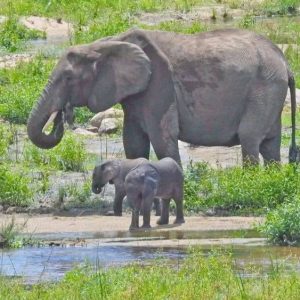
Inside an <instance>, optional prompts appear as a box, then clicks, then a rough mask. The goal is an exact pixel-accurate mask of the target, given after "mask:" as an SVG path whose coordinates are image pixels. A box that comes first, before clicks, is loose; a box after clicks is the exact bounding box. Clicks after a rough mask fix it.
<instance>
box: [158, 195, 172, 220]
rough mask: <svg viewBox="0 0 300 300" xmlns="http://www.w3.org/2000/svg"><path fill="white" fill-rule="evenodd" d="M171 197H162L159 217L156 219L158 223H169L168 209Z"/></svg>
mask: <svg viewBox="0 0 300 300" xmlns="http://www.w3.org/2000/svg"><path fill="white" fill-rule="evenodd" d="M170 201H171V199H162V201H161V202H162V210H161V217H160V218H159V219H158V221H157V224H158V225H164V224H169V211H170Z"/></svg>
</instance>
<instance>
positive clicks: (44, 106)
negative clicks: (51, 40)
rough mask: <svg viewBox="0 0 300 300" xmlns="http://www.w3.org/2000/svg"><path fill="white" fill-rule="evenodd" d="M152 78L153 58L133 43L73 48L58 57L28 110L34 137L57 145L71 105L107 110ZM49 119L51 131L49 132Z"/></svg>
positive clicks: (44, 143)
mask: <svg viewBox="0 0 300 300" xmlns="http://www.w3.org/2000/svg"><path fill="white" fill-rule="evenodd" d="M150 77H151V64H150V59H149V58H148V56H147V55H146V54H145V52H144V51H143V50H142V49H141V48H140V47H139V46H137V45H135V44H133V43H128V42H120V41H110V40H104V41H101V40H100V41H96V42H94V43H91V44H87V45H80V46H75V47H71V48H70V49H69V50H68V51H67V52H66V53H65V54H64V55H63V56H62V57H61V59H60V60H59V62H58V64H57V65H56V67H55V69H54V71H53V73H52V75H51V77H50V79H49V82H48V84H47V86H46V87H45V89H44V91H43V93H42V96H41V98H40V99H39V101H38V102H37V105H36V106H35V108H34V109H33V110H32V112H31V114H30V117H29V120H28V124H27V131H28V136H29V138H30V140H31V141H32V142H33V143H34V144H35V145H37V146H38V147H40V148H45V149H48V148H52V147H54V146H56V145H57V144H58V143H59V142H60V140H61V139H62V137H63V132H64V119H67V120H68V119H70V117H69V116H70V115H72V113H71V111H72V109H73V107H80V106H87V107H88V108H89V109H90V110H91V111H93V112H99V111H103V110H106V109H107V108H109V107H111V106H113V105H114V104H116V103H117V102H120V101H122V99H124V98H126V97H128V96H129V95H134V94H137V93H139V92H142V91H144V90H145V89H146V87H147V85H148V82H149V80H150ZM51 123H53V127H52V130H51V131H50V132H49V133H47V132H46V129H47V127H49V125H50V124H51Z"/></svg>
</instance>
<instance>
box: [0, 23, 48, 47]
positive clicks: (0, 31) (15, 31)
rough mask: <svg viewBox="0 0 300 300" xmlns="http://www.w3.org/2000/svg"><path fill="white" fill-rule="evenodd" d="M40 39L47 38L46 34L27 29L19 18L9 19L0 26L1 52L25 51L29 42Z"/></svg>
mask: <svg viewBox="0 0 300 300" xmlns="http://www.w3.org/2000/svg"><path fill="white" fill-rule="evenodd" d="M38 38H45V33H43V32H41V31H38V30H31V29H27V28H26V27H25V26H24V25H22V24H20V23H19V21H18V18H17V17H9V18H8V19H7V20H6V21H5V22H4V23H3V24H1V25H0V50H1V48H3V50H4V51H8V52H16V51H19V50H22V49H24V48H25V47H26V42H27V41H29V40H34V39H38Z"/></svg>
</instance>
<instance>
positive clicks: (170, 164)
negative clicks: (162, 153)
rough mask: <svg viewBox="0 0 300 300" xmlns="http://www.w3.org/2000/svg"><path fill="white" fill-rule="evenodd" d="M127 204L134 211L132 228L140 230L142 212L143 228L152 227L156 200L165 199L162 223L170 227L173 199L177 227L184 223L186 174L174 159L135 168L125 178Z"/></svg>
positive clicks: (164, 159)
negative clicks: (141, 211) (140, 213)
mask: <svg viewBox="0 0 300 300" xmlns="http://www.w3.org/2000/svg"><path fill="white" fill-rule="evenodd" d="M125 190H126V195H127V201H128V202H129V205H130V206H131V208H132V220H131V225H130V229H131V230H134V229H137V228H139V211H140V210H141V209H142V210H143V225H142V228H150V227H151V226H150V212H151V205H152V202H153V199H154V198H155V197H159V198H162V212H161V217H160V219H159V220H158V222H157V223H158V224H169V205H170V200H171V199H174V201H175V203H176V220H175V223H176V224H180V223H184V217H183V173H182V170H181V168H180V166H179V165H178V164H177V163H176V162H175V160H173V159H172V158H169V157H166V158H163V159H161V160H160V161H158V162H146V163H143V164H140V165H138V166H137V167H135V168H134V169H132V170H131V171H130V172H129V173H128V175H127V176H126V178H125Z"/></svg>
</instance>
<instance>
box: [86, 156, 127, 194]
mask: <svg viewBox="0 0 300 300" xmlns="http://www.w3.org/2000/svg"><path fill="white" fill-rule="evenodd" d="M120 170H121V166H120V163H119V161H118V160H108V161H106V162H104V163H102V164H101V165H99V166H96V167H95V168H94V171H93V182H92V191H93V193H95V194H99V193H101V190H102V188H103V187H104V186H105V185H106V184H107V183H108V182H109V183H113V182H112V181H113V180H114V179H115V178H116V177H117V176H118V174H119V173H120Z"/></svg>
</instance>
